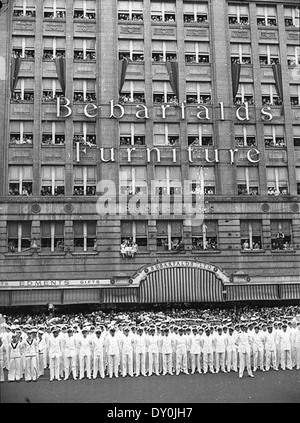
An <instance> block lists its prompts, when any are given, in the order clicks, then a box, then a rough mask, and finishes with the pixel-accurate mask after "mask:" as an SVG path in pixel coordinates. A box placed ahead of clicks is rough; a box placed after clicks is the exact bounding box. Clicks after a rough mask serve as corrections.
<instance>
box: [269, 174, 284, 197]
mask: <svg viewBox="0 0 300 423" xmlns="http://www.w3.org/2000/svg"><path fill="white" fill-rule="evenodd" d="M267 183H268V195H270V196H272V195H289V179H288V169H287V168H286V167H267Z"/></svg>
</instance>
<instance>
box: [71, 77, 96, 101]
mask: <svg viewBox="0 0 300 423" xmlns="http://www.w3.org/2000/svg"><path fill="white" fill-rule="evenodd" d="M96 99H97V97H96V81H95V80H94V79H87V80H81V79H74V101H75V102H78V103H80V102H88V103H92V102H95V101H96Z"/></svg>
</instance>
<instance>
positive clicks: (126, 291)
mask: <svg viewBox="0 0 300 423" xmlns="http://www.w3.org/2000/svg"><path fill="white" fill-rule="evenodd" d="M102 291H103V303H104V304H131V303H138V302H139V294H138V291H139V289H138V288H107V289H103V290H102Z"/></svg>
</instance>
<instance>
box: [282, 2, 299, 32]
mask: <svg viewBox="0 0 300 423" xmlns="http://www.w3.org/2000/svg"><path fill="white" fill-rule="evenodd" d="M284 23H285V26H286V27H289V26H295V27H297V28H299V26H300V11H299V6H298V7H285V8H284Z"/></svg>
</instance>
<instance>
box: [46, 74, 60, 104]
mask: <svg viewBox="0 0 300 423" xmlns="http://www.w3.org/2000/svg"><path fill="white" fill-rule="evenodd" d="M42 87H43V102H49V101H50V102H55V101H56V99H57V98H58V97H62V96H63V92H62V89H61V86H60V83H59V81H58V79H43V81H42Z"/></svg>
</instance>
